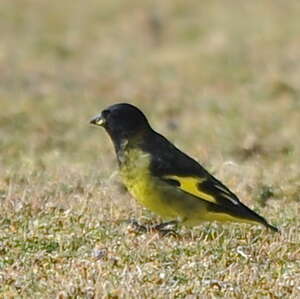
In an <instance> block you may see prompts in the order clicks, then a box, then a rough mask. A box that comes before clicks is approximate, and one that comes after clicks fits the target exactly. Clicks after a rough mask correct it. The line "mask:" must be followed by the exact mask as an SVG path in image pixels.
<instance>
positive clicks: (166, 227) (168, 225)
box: [152, 220, 178, 237]
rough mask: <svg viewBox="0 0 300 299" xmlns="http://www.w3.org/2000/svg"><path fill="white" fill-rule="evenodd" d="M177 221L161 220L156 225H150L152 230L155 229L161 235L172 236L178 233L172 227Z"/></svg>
mask: <svg viewBox="0 0 300 299" xmlns="http://www.w3.org/2000/svg"><path fill="white" fill-rule="evenodd" d="M177 224H178V222H177V221H176V220H173V221H168V222H162V223H160V224H158V225H155V226H153V227H152V230H153V231H157V232H158V233H159V234H160V235H161V236H162V237H164V236H173V237H176V236H177V235H178V234H177V232H176V230H175V229H174V227H176V225H177Z"/></svg>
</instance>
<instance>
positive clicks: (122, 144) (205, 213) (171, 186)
mask: <svg viewBox="0 0 300 299" xmlns="http://www.w3.org/2000/svg"><path fill="white" fill-rule="evenodd" d="M90 123H91V124H93V125H96V126H101V127H103V128H104V129H105V131H106V132H107V133H108V135H109V136H110V139H111V141H112V143H113V147H114V150H115V153H116V157H117V161H118V166H119V172H120V177H121V180H122V182H123V184H124V185H125V187H126V189H127V190H128V191H129V193H130V194H131V195H132V196H133V197H134V198H135V199H136V201H138V202H139V203H140V204H141V205H143V206H144V207H146V208H148V209H149V210H151V211H152V212H154V213H155V214H157V215H159V216H160V217H161V218H162V219H164V220H166V222H163V223H161V224H160V225H158V227H159V228H164V226H165V225H168V224H173V223H181V224H183V225H186V226H190V227H191V226H196V225H199V224H201V223H202V222H206V221H219V222H237V223H250V224H260V225H263V226H264V227H266V228H268V229H270V230H272V231H274V232H277V231H278V229H277V228H276V227H275V226H273V225H271V224H269V223H268V222H267V221H266V220H265V218H263V217H262V216H260V215H258V214H257V213H256V212H254V211H253V210H251V209H250V208H248V207H247V206H246V205H245V204H243V203H242V202H241V201H240V200H239V198H238V197H237V195H235V194H234V193H233V192H232V191H231V190H230V189H229V188H228V187H226V186H225V185H224V184H223V183H222V182H221V181H220V180H218V179H217V178H215V177H214V176H213V175H212V174H210V173H209V172H208V171H207V170H206V169H205V168H204V167H203V166H201V165H200V163H198V162H197V161H196V160H195V159H193V158H191V157H190V156H188V155H187V154H185V153H184V152H183V151H181V150H180V149H178V148H177V147H176V146H175V145H174V144H173V143H171V142H170V141H169V140H168V139H167V138H165V137H164V136H162V135H161V134H159V133H158V132H156V131H155V130H153V129H152V127H151V125H150V123H149V121H148V120H147V118H146V116H145V114H144V113H143V112H142V111H141V110H140V109H139V108H137V107H136V106H134V105H132V104H128V103H117V104H113V105H111V106H109V107H107V108H105V109H104V110H103V111H102V112H101V113H100V114H97V115H96V116H95V117H93V118H92V119H91V120H90Z"/></svg>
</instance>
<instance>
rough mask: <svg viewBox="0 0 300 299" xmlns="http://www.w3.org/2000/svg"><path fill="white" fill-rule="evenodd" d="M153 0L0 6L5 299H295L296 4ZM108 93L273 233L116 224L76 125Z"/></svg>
mask: <svg viewBox="0 0 300 299" xmlns="http://www.w3.org/2000/svg"><path fill="white" fill-rule="evenodd" d="M161 2H162V3H160V2H159V1H153V2H149V3H148V2H143V1H137V0H133V1H129V2H128V1H126V2H125V1H117V0H113V1H96V0H90V1H89V2H88V3H83V2H80V1H75V2H74V1H67V0H65V1H33V0H26V1H23V0H15V1H2V2H1V4H0V12H1V13H0V34H1V44H0V84H1V85H0V101H1V110H0V135H1V140H0V153H1V155H0V168H1V172H0V201H1V217H0V296H1V297H2V298H13V297H14V298H15V297H22V298H24V297H32V298H41V297H52V298H55V297H57V298H75V297H84V298H100V297H110V298H117V297H120V298H123V297H128V298H129V297H137V298H143V297H144V298H174V297H179V298H183V297H187V296H189V295H190V296H191V298H194V297H202V298H203V297H204V298H217V297H227V298H261V297H263V298H299V296H300V285H299V281H300V270H299V269H300V265H299V264H300V263H299V261H300V251H299V248H300V246H299V212H300V211H299V199H300V198H299V194H300V168H299V165H300V141H299V129H300V127H299V126H300V124H299V119H300V87H299V74H300V60H299V52H300V47H299V36H300V30H299V26H298V25H299V24H298V23H299V13H300V4H299V2H298V1H273V2H272V1H267V0H263V1H258V0H257V1H250V2H249V1H248V2H247V3H246V2H243V1H233V0H231V1H226V2H224V3H223V2H222V3H221V2H220V1H200V2H199V1H196V0H192V1H189V2H182V1H177V0H175V1H174V0H173V1H161ZM121 100H122V101H128V102H131V103H134V104H138V105H139V106H140V107H141V108H142V109H143V110H144V111H145V112H146V114H147V115H148V116H149V118H150V120H151V122H152V124H153V126H154V127H155V128H156V129H157V130H158V131H160V132H162V133H163V134H165V135H166V136H168V137H169V138H170V139H171V140H172V141H174V142H175V143H176V144H177V145H178V146H179V147H180V148H182V149H183V150H185V151H186V152H188V153H190V154H191V155H192V156H194V157H197V158H199V160H200V161H201V162H202V163H203V164H204V165H205V166H206V167H207V168H209V169H210V170H211V171H212V172H213V173H214V174H216V175H217V176H218V177H219V178H220V179H222V180H223V181H224V182H225V183H226V184H228V185H229V186H230V187H231V188H232V189H233V190H235V191H236V193H237V194H238V195H239V196H240V197H241V198H242V200H243V201H244V202H245V203H246V204H248V205H249V206H251V207H253V208H254V209H255V210H257V211H259V212H260V213H261V214H263V215H265V216H266V218H267V219H268V220H269V221H270V222H271V223H274V224H276V225H278V226H279V227H280V228H281V231H282V233H281V234H272V233H269V232H267V231H265V230H264V229H262V228H260V227H256V226H246V225H235V224H226V225H219V224H204V225H202V226H199V227H196V228H194V229H192V230H190V229H186V228H184V227H182V228H180V230H179V237H177V238H175V237H165V238H160V237H159V236H158V235H156V234H152V233H149V234H133V233H132V232H131V231H130V230H128V225H127V222H126V220H127V219H130V218H136V219H139V220H140V221H145V222H149V221H159V219H157V218H155V216H153V215H151V214H150V213H149V212H148V211H146V210H143V209H141V207H140V206H138V205H137V204H136V203H135V202H134V201H133V200H131V199H130V198H129V196H128V195H126V194H124V192H123V191H122V189H120V187H119V185H118V183H117V182H118V178H117V176H116V175H115V172H114V170H113V169H116V163H115V158H114V154H113V151H112V146H111V144H110V142H109V140H108V137H107V136H106V135H105V134H104V132H103V131H101V130H100V129H99V130H96V128H94V127H90V126H89V125H88V120H89V119H90V117H92V116H93V115H94V114H96V113H98V112H99V111H100V110H101V109H103V108H104V107H106V106H107V105H109V104H111V103H115V102H119V101H121Z"/></svg>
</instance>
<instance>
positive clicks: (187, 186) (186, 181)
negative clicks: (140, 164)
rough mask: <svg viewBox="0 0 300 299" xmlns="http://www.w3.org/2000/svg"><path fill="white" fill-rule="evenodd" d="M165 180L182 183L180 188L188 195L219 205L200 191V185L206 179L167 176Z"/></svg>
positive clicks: (211, 197)
mask: <svg viewBox="0 0 300 299" xmlns="http://www.w3.org/2000/svg"><path fill="white" fill-rule="evenodd" d="M165 178H166V179H171V180H176V181H178V182H179V183H180V186H179V187H178V188H180V189H182V190H183V191H185V192H187V193H190V194H193V195H195V196H197V197H199V198H201V199H204V200H207V201H210V202H212V203H217V201H216V200H215V198H214V197H213V196H211V195H209V194H207V193H205V192H202V191H201V190H199V187H198V186H199V183H200V184H201V182H203V181H205V179H201V178H197V177H182V176H177V175H167V176H165Z"/></svg>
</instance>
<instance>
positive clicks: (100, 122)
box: [90, 114, 106, 127]
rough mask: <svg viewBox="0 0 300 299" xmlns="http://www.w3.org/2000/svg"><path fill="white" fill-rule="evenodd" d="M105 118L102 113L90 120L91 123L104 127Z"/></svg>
mask: <svg viewBox="0 0 300 299" xmlns="http://www.w3.org/2000/svg"><path fill="white" fill-rule="evenodd" d="M105 122H106V121H105V119H104V118H103V116H102V114H98V115H96V116H95V117H94V118H92V119H91V120H90V124H93V125H96V126H101V127H103V126H104V125H105Z"/></svg>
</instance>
